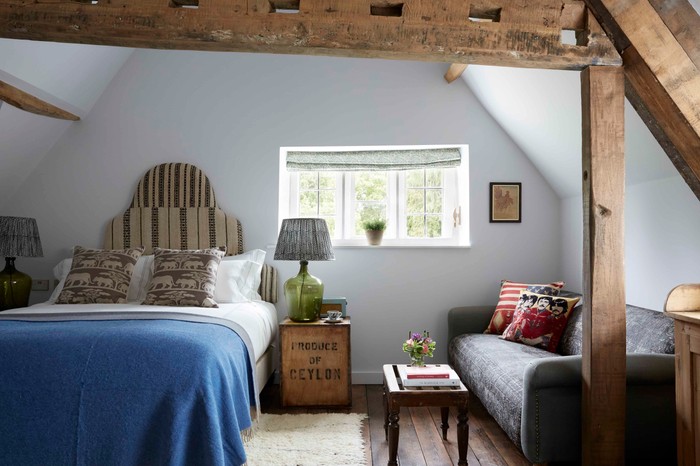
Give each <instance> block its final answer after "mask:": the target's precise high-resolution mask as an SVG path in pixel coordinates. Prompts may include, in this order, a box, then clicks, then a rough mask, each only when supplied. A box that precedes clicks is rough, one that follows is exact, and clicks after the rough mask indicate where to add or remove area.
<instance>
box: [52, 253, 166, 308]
mask: <svg viewBox="0 0 700 466" xmlns="http://www.w3.org/2000/svg"><path fill="white" fill-rule="evenodd" d="M71 265H73V258H72V257H71V258H70V259H63V260H62V261H61V262H59V263H58V265H57V266H56V267H54V268H53V275H54V277H56V280H60V281H59V282H58V285H56V288H54V290H53V293H51V297H50V298H49V302H50V303H55V302H56V299H58V295H59V294H61V290H62V289H63V285H64V284H65V282H66V277H67V276H68V272H70V268H71ZM152 276H153V254H151V255H149V256H141V257H139V260H138V261H137V262H136V266H135V267H134V273H133V274H132V275H131V281H130V282H129V291H128V292H127V295H126V300H127V301H129V302H141V301H143V300H144V299H146V286H147V285H148V282H149V280H150V279H151V277H152Z"/></svg>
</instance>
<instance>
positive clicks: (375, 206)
mask: <svg viewBox="0 0 700 466" xmlns="http://www.w3.org/2000/svg"><path fill="white" fill-rule="evenodd" d="M355 207H356V210H355V234H356V235H363V234H364V231H365V230H364V228H362V222H364V221H365V220H377V219H384V220H386V204H384V203H380V202H372V203H369V202H358V203H357V204H355Z"/></svg>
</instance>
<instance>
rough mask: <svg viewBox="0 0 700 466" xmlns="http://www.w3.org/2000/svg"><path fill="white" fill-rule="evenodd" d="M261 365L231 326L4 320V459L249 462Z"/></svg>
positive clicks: (0, 359) (0, 358) (27, 463)
mask: <svg viewBox="0 0 700 466" xmlns="http://www.w3.org/2000/svg"><path fill="white" fill-rule="evenodd" d="M8 317H9V316H8ZM252 374H253V372H252V367H251V361H250V358H249V355H248V350H247V349H246V345H245V344H244V342H243V340H242V339H241V338H240V337H239V336H238V335H237V334H236V333H235V332H234V331H232V330H231V329H230V328H227V327H225V326H222V325H217V324H210V323H196V322H183V321H175V320H105V321H100V320H93V321H66V322H22V321H14V320H1V321H0V465H23V466H31V465H42V466H44V465H53V466H59V465H103V466H107V465H120V466H127V465H240V464H243V463H245V461H246V457H245V451H244V449H243V443H242V433H245V432H247V430H248V429H250V427H251V415H250V406H251V404H253V403H251V400H254V399H255V387H254V381H253V375H252Z"/></svg>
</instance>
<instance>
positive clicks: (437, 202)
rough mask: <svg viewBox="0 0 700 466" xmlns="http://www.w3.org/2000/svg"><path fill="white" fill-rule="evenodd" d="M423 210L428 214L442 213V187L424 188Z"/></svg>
mask: <svg viewBox="0 0 700 466" xmlns="http://www.w3.org/2000/svg"><path fill="white" fill-rule="evenodd" d="M425 211H426V212H427V213H429V214H441V213H442V189H426V190H425Z"/></svg>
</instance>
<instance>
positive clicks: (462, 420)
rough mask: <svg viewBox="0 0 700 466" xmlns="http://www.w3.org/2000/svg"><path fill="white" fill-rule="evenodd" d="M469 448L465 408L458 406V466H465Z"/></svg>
mask: <svg viewBox="0 0 700 466" xmlns="http://www.w3.org/2000/svg"><path fill="white" fill-rule="evenodd" d="M468 447H469V418H468V415H467V407H466V406H460V407H459V410H458V412H457V449H458V450H459V462H458V463H457V464H458V465H459V466H467V448H468Z"/></svg>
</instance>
